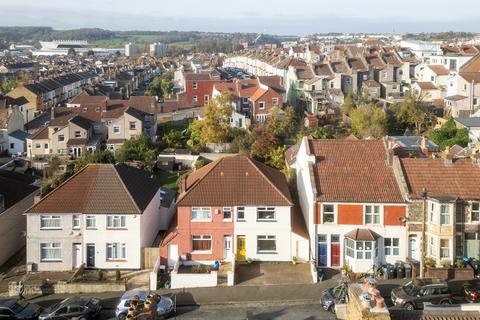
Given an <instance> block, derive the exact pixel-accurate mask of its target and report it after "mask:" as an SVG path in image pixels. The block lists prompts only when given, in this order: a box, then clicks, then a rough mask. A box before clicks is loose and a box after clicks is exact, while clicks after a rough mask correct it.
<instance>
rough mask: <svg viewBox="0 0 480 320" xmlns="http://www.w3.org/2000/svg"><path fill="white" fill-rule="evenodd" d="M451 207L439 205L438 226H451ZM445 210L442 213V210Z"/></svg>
mask: <svg viewBox="0 0 480 320" xmlns="http://www.w3.org/2000/svg"><path fill="white" fill-rule="evenodd" d="M450 207H451V206H450V205H449V204H441V205H440V225H451V224H452V214H451V212H450V211H451V210H450V209H451V208H450ZM444 209H446V211H445V212H444V211H443V210H444Z"/></svg>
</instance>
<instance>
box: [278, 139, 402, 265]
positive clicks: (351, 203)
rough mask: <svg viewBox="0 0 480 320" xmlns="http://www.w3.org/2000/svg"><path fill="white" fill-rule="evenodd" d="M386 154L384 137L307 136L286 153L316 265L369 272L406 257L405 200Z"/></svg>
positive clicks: (312, 257)
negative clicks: (355, 138) (341, 137)
mask: <svg viewBox="0 0 480 320" xmlns="http://www.w3.org/2000/svg"><path fill="white" fill-rule="evenodd" d="M387 154H388V152H387V148H386V146H385V144H384V142H383V141H365V140H355V141H352V140H314V139H311V138H307V137H304V138H303V140H302V141H301V143H300V144H298V145H296V146H295V147H294V150H293V152H292V151H290V152H287V159H286V160H287V163H288V164H289V165H290V167H292V168H294V169H296V175H297V188H298V193H299V202H300V205H301V207H302V211H303V214H304V218H305V221H306V224H307V227H308V232H309V236H310V252H311V254H312V256H311V257H310V258H311V259H312V260H314V261H315V262H316V264H317V265H318V266H321V267H332V268H339V267H341V266H343V265H345V264H348V265H349V266H351V267H352V270H353V271H354V272H368V271H371V270H372V268H373V267H374V265H380V264H384V263H394V262H395V261H397V260H403V261H404V260H405V257H406V252H407V243H406V228H405V226H404V223H403V221H404V219H405V217H406V202H405V200H404V198H403V196H402V194H401V192H400V189H399V186H398V185H397V182H396V179H395V175H394V172H393V170H392V168H391V167H390V166H389V165H388V162H387Z"/></svg>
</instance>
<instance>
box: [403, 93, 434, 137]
mask: <svg viewBox="0 0 480 320" xmlns="http://www.w3.org/2000/svg"><path fill="white" fill-rule="evenodd" d="M427 116H428V107H427V104H426V103H425V102H424V96H423V95H421V94H416V93H414V92H412V90H410V91H409V93H408V95H407V97H406V98H405V100H404V101H402V102H401V103H399V104H398V109H397V113H396V118H397V121H399V122H401V123H404V124H405V125H406V126H408V127H413V128H414V129H415V132H417V133H420V132H421V130H422V128H423V127H424V125H425V123H426V119H427Z"/></svg>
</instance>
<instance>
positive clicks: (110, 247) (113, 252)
mask: <svg viewBox="0 0 480 320" xmlns="http://www.w3.org/2000/svg"><path fill="white" fill-rule="evenodd" d="M126 258H127V246H126V244H125V243H118V242H114V243H107V260H118V259H126Z"/></svg>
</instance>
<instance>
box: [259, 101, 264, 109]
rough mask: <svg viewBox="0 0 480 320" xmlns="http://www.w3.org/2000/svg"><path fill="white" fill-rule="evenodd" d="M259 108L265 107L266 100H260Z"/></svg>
mask: <svg viewBox="0 0 480 320" xmlns="http://www.w3.org/2000/svg"><path fill="white" fill-rule="evenodd" d="M258 109H260V110H264V109H265V101H258Z"/></svg>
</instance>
